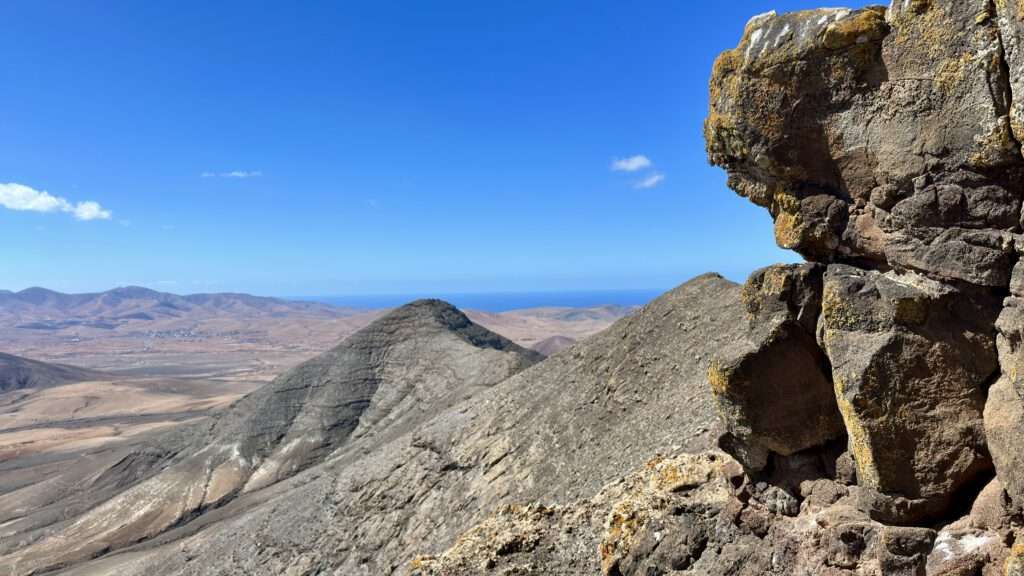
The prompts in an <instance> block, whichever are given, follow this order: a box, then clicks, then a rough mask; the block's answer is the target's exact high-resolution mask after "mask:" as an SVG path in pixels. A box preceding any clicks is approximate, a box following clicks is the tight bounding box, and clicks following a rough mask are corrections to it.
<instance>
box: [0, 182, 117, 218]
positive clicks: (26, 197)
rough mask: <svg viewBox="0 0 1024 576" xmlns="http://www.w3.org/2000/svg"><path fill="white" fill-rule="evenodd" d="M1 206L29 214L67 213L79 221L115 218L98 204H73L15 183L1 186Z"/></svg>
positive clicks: (89, 202)
mask: <svg viewBox="0 0 1024 576" xmlns="http://www.w3.org/2000/svg"><path fill="white" fill-rule="evenodd" d="M0 206H3V207H4V208H7V209H9V210H19V211H28V212H65V213H67V214H71V215H72V216H74V217H75V218H76V219H78V220H110V218H111V216H113V214H112V213H111V212H110V210H106V209H104V208H103V207H102V206H100V205H99V203H97V202H93V201H91V200H89V201H86V202H78V203H76V204H72V203H71V202H69V201H67V200H66V199H64V198H61V197H60V196H54V195H53V194H50V193H49V192H46V191H43V190H36V189H34V188H32V187H31V186H25V185H24V184H16V183H14V182H9V183H7V184H0Z"/></svg>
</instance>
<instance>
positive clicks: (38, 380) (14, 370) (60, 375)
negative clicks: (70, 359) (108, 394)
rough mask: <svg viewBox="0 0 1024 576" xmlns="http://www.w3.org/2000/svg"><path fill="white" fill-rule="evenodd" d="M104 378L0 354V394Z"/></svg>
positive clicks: (95, 373) (77, 370) (90, 373)
mask: <svg viewBox="0 0 1024 576" xmlns="http://www.w3.org/2000/svg"><path fill="white" fill-rule="evenodd" d="M105 376H106V375H104V374H102V373H100V372H97V371H94V370H86V369H84V368H76V367H74V366H65V365H63V364H47V363H44V362H37V361H35V360H29V359H28V358H21V357H18V356H12V355H10V354H4V353H2V352H0V393H2V392H10V391H13V390H21V389H24V388H37V389H38V388H51V387H53V386H60V385H61V384H70V383H72V382H82V381H85V380H97V379H100V378H104V377H105Z"/></svg>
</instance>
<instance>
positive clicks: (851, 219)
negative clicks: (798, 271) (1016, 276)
mask: <svg viewBox="0 0 1024 576" xmlns="http://www.w3.org/2000/svg"><path fill="white" fill-rule="evenodd" d="M994 4H995V6H996V7H998V11H999V17H998V18H994V17H993V16H994V14H993V13H992V10H993V7H992V3H990V2H989V1H988V0H941V1H940V0H936V1H932V2H913V3H911V2H893V3H892V6H891V7H890V8H889V9H888V10H885V9H882V8H880V7H869V8H864V9H861V10H847V9H821V10H808V11H802V12H795V13H792V14H775V13H769V14H766V15H762V16H758V17H756V18H754V19H752V20H751V21H750V23H748V24H747V27H746V30H745V32H744V35H743V38H742V39H741V41H740V43H739V45H738V46H737V47H736V48H735V49H733V50H729V51H726V52H724V53H723V54H722V55H721V56H720V57H719V58H718V60H717V61H716V63H715V66H714V68H713V71H712V78H711V109H710V111H709V113H708V118H707V120H706V122H705V140H706V142H707V152H708V158H709V159H710V160H711V162H712V163H713V164H716V165H718V166H721V167H723V168H725V170H726V171H727V172H728V174H729V185H730V186H731V187H732V188H733V189H734V190H735V191H736V192H737V193H739V194H740V195H741V196H744V197H746V198H749V199H750V200H751V201H753V202H754V203H756V204H758V205H760V206H764V207H765V208H767V209H768V210H769V212H770V213H771V215H772V217H773V219H774V221H775V237H776V241H777V242H778V244H779V245H780V246H782V247H784V248H792V249H794V250H796V251H797V252H799V253H801V254H802V255H804V256H805V257H807V258H808V259H810V260H814V261H819V262H834V261H845V262H848V263H857V264H859V265H862V266H865V267H868V268H895V269H898V270H901V271H906V270H916V271H918V272H921V273H922V274H925V275H927V276H930V277H933V278H939V279H945V280H954V281H964V282H969V283H972V284H977V285H982V286H1000V287H1003V286H1006V284H1007V282H1008V281H1009V269H1010V267H1011V264H1012V253H1013V244H1014V237H1013V233H1014V232H1016V231H1017V230H1018V229H1019V225H1020V224H1019V222H1020V208H1021V199H1022V197H1024V185H1022V183H1024V180H1022V179H1021V177H1020V176H1021V171H1022V169H1024V158H1022V156H1021V153H1020V145H1019V142H1018V138H1017V136H1016V134H1019V133H1020V126H1021V124H1020V121H1019V120H1018V119H1017V118H1018V116H1019V113H1018V111H1017V106H1016V105H1015V104H1014V103H1013V98H1012V92H1011V86H1013V85H1015V83H1020V82H1021V81H1022V80H1024V76H1022V75H1021V72H1024V55H1022V54H1021V50H1020V42H1019V40H1018V37H1019V36H1020V35H1021V29H1022V24H1021V20H1020V17H1019V12H1016V6H1015V5H1014V6H1013V8H1011V7H1009V6H1010V5H1013V4H1014V3H1013V2H995V3H994ZM979 16H985V17H984V18H980V19H979ZM997 21H998V22H997ZM1001 32H1002V34H1001ZM1004 47H1005V50H1004ZM1008 65H1009V69H1008V68H1007V66H1008ZM1008 71H1009V74H1008ZM1011 78H1012V79H1013V80H1011ZM1022 93H1024V92H1022Z"/></svg>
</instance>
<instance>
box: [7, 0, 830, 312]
mask: <svg viewBox="0 0 1024 576" xmlns="http://www.w3.org/2000/svg"><path fill="white" fill-rule="evenodd" d="M818 4H820V0H814V1H806V2H805V1H796V0H789V1H781V0H776V1H754V0H751V1H736V2H732V1H730V2H721V1H716V2H704V1H693V2H683V1H679V0H672V1H656V2H641V3H623V2H610V1H609V2H605V1H592V2H586V3H569V2H550V1H523V2H514V3H513V2H504V3H502V2H478V1H472V2H470V1H467V2H446V1H441V0H439V1H437V2H395V1H390V0H381V1H374V2H358V3H357V2H319V3H313V2H302V3H300V2H295V3H292V2H278V3H260V2H228V1H224V2H178V3H156V2H128V1H123V2H114V1H109V2H75V1H61V2H56V1H37V0H32V1H27V0H25V1H23V0H15V1H12V2H4V3H3V4H0V53H2V54H3V58H0V81H2V85H3V86H4V89H3V90H2V91H0V127H2V130H3V133H4V138H2V139H0V183H2V185H3V186H2V187H0V200H2V201H3V202H0V203H2V204H5V205H6V206H7V207H6V208H5V207H2V206H0V261H2V262H3V265H2V267H0V288H6V289H13V290H17V289H22V288H25V287H28V286H33V285H41V286H46V287H49V288H53V289H57V290H62V291H92V290H104V289H108V288H111V287H114V286H117V285H126V284H141V285H146V286H150V287H153V288H157V289H162V290H167V291H173V292H180V293H184V292H200V291H228V290H231V291H246V292H252V293H258V294H269V295H291V296H301V295H327V294H347V293H354V294H366V293H412V292H415V293H429V292H441V293H443V292H475V291H519V290H544V291H551V290H581V289H627V288H659V289H661V288H669V287H671V286H674V285H676V284H678V283H680V282H682V281H684V280H686V279H687V278H689V277H691V276H693V275H696V274H699V273H701V272H705V271H709V270H716V271H720V272H722V273H724V274H726V275H727V276H729V277H732V278H734V279H738V280H739V279H742V278H744V277H745V276H746V274H747V273H749V272H750V270H752V269H754V268H756V267H759V266H763V265H767V264H770V263H772V262H777V261H787V260H793V259H794V255H793V254H791V253H787V252H784V251H781V250H779V249H777V248H775V246H774V242H773V240H772V234H771V222H770V219H769V217H768V215H767V214H766V213H765V212H764V211H763V210H761V209H759V208H756V207H754V206H752V205H750V204H749V203H748V202H747V201H745V200H743V199H741V198H739V197H737V196H735V195H734V194H733V193H732V192H730V191H728V190H727V189H726V187H725V175H724V173H722V172H721V171H720V170H718V169H716V168H712V167H710V166H708V164H707V161H706V159H705V155H704V147H703V141H702V137H701V123H702V121H703V118H704V116H705V113H706V111H707V81H708V75H709V71H710V69H711V64H712V62H713V60H714V58H715V56H716V55H717V54H718V53H719V52H720V51H721V50H724V49H727V48H730V47H732V46H734V45H735V44H736V43H737V41H738V40H739V37H740V35H741V32H742V28H743V25H744V23H745V22H746V20H747V19H748V18H749V17H750V16H752V15H754V14H757V13H760V12H763V11H766V10H769V9H777V10H780V11H788V10H794V9H802V8H810V7H814V6H816V5H818ZM635 156H643V157H644V158H646V159H647V160H649V162H650V166H644V164H645V162H644V161H643V160H638V159H634V160H633V161H632V162H626V163H625V164H623V165H622V166H620V167H621V168H635V170H634V171H626V170H613V162H614V161H615V160H624V159H630V158H633V157H635ZM659 176H660V179H659ZM644 183H646V184H647V186H646V187H645V186H644V185H643V184H644ZM12 185H13V186H12ZM44 191H45V192H46V193H48V195H46V196H44V195H42V194H41V193H42V192H44ZM12 207H13V208H18V209H11V208H12Z"/></svg>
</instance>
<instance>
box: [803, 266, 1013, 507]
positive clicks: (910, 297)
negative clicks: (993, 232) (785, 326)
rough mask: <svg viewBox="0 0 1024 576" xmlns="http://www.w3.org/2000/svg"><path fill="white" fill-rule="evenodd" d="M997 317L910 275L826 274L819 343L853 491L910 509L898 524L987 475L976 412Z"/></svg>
mask: <svg viewBox="0 0 1024 576" xmlns="http://www.w3.org/2000/svg"><path fill="white" fill-rule="evenodd" d="M996 309H997V307H996V306H993V304H992V302H991V301H990V300H988V299H986V298H983V297H980V296H979V297H977V298H972V297H971V296H969V295H967V294H965V293H964V292H961V291H958V290H956V289H954V288H952V287H950V286H948V285H945V284H943V283H940V282H937V281H935V280H930V279H928V278H925V277H923V276H921V275H918V274H913V273H907V274H896V273H893V272H890V273H881V272H877V271H865V270H861V269H858V268H854V267H851V266H845V265H840V264H837V265H832V266H829V268H828V270H827V271H826V272H825V277H824V295H823V297H822V310H821V318H820V320H819V337H820V340H821V343H822V346H823V347H824V348H825V351H826V353H827V354H828V357H829V359H830V360H831V361H832V379H833V382H834V384H835V391H836V397H837V400H838V403H839V408H840V411H841V412H842V414H843V419H844V421H845V422H846V429H847V432H848V434H849V447H850V452H851V453H852V455H853V457H854V460H855V461H856V464H857V478H858V482H859V484H860V485H861V486H863V487H866V488H870V489H873V490H876V491H878V492H881V493H884V494H889V495H894V496H899V497H902V498H905V499H907V500H908V501H910V504H908V506H910V508H911V509H908V510H906V511H904V514H906V515H907V517H906V518H903V520H911V519H917V517H918V516H921V515H932V514H936V513H940V512H942V511H944V509H945V506H946V504H947V503H948V502H949V501H950V500H951V499H952V498H953V497H954V495H955V494H956V493H957V491H958V490H959V489H960V488H962V487H964V486H966V485H969V484H970V483H971V482H972V481H973V480H974V479H976V478H977V477H978V476H979V474H981V473H982V472H984V471H986V470H988V469H989V468H990V466H991V464H990V461H989V456H988V451H987V449H986V447H985V433H984V425H983V420H982V411H983V408H984V403H985V385H986V383H987V381H988V380H989V378H990V377H991V376H992V375H993V374H995V373H997V370H998V366H997V362H996V351H995V342H994V341H993V338H992V336H991V334H990V327H991V325H992V322H993V320H994V314H995V310H996ZM915 501H916V502H915Z"/></svg>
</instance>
